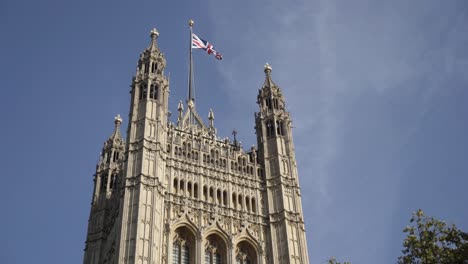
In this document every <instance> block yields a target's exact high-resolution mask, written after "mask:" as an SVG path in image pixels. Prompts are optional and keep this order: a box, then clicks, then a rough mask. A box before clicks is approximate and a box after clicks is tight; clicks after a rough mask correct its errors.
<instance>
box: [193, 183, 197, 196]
mask: <svg viewBox="0 0 468 264" xmlns="http://www.w3.org/2000/svg"><path fill="white" fill-rule="evenodd" d="M193 197H194V198H198V184H197V183H194V184H193Z"/></svg>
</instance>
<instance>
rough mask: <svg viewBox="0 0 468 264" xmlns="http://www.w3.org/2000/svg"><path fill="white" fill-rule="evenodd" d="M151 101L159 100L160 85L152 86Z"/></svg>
mask: <svg viewBox="0 0 468 264" xmlns="http://www.w3.org/2000/svg"><path fill="white" fill-rule="evenodd" d="M150 99H153V100H156V99H158V85H157V84H151V88H150Z"/></svg>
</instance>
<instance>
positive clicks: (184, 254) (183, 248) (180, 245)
mask: <svg viewBox="0 0 468 264" xmlns="http://www.w3.org/2000/svg"><path fill="white" fill-rule="evenodd" d="M189 260H190V250H189V245H188V241H187V240H186V239H184V238H182V237H180V236H178V235H177V236H176V238H175V239H174V244H173V245H172V264H189Z"/></svg>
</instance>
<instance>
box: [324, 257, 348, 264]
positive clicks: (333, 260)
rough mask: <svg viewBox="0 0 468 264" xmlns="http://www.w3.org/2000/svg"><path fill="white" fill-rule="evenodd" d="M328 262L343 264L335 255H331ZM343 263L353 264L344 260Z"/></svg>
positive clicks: (329, 263)
mask: <svg viewBox="0 0 468 264" xmlns="http://www.w3.org/2000/svg"><path fill="white" fill-rule="evenodd" d="M327 263H328V264H341V262H339V261H337V260H336V258H335V257H331V258H330V259H329V260H328V262H327ZM343 264H351V262H347V261H345V262H343Z"/></svg>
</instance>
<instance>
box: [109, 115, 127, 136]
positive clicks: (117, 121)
mask: <svg viewBox="0 0 468 264" xmlns="http://www.w3.org/2000/svg"><path fill="white" fill-rule="evenodd" d="M114 124H115V128H114V132H113V133H112V135H111V136H110V137H109V140H108V141H113V142H115V141H119V142H122V141H123V139H122V135H121V134H120V125H121V124H122V117H120V115H119V114H118V115H117V116H116V117H115V118H114Z"/></svg>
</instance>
